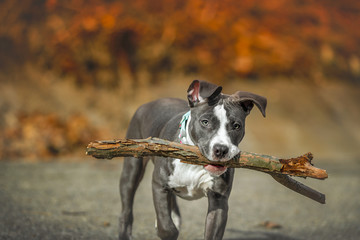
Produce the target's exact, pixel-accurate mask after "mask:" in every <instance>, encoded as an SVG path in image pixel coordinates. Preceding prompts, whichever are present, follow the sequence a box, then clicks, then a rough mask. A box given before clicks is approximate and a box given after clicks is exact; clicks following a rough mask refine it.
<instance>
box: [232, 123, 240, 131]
mask: <svg viewBox="0 0 360 240" xmlns="http://www.w3.org/2000/svg"><path fill="white" fill-rule="evenodd" d="M233 128H234V129H235V130H239V129H240V128H241V125H240V124H239V123H234V124H233Z"/></svg>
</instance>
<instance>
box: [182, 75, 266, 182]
mask: <svg viewBox="0 0 360 240" xmlns="http://www.w3.org/2000/svg"><path fill="white" fill-rule="evenodd" d="M221 91H222V87H220V86H217V85H215V84H212V83H208V82H205V81H199V80H194V81H193V82H192V83H191V85H190V87H189V89H188V92H187V93H188V100H189V106H190V108H191V122H190V124H189V129H188V133H189V135H190V136H189V137H190V139H191V141H192V142H193V143H194V145H196V146H198V147H199V149H200V151H201V153H202V154H203V155H204V156H205V157H206V158H208V159H209V160H211V161H229V160H231V159H232V158H234V157H235V156H236V155H238V154H239V152H240V150H239V148H238V145H239V143H240V142H241V140H242V139H243V137H244V134H245V118H246V116H247V115H249V113H250V111H251V109H252V108H253V106H254V105H256V106H257V107H258V108H259V110H260V111H261V113H262V115H263V116H264V117H265V109H266V103H267V101H266V98H264V97H261V96H259V95H256V94H253V93H249V92H241V91H238V92H236V93H234V94H233V95H226V94H222V93H221ZM205 169H207V170H208V171H209V172H210V173H213V174H215V175H221V174H222V173H223V172H225V170H226V168H221V167H216V166H208V167H205Z"/></svg>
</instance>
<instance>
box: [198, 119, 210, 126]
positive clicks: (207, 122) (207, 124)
mask: <svg viewBox="0 0 360 240" xmlns="http://www.w3.org/2000/svg"><path fill="white" fill-rule="evenodd" d="M200 122H201V125H203V126H204V127H208V126H209V120H206V119H204V120H201V121H200Z"/></svg>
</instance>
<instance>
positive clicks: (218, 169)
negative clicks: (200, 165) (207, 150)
mask: <svg viewBox="0 0 360 240" xmlns="http://www.w3.org/2000/svg"><path fill="white" fill-rule="evenodd" d="M204 168H205V170H206V171H208V172H209V173H210V174H213V175H216V176H220V175H221V174H223V173H224V172H226V170H227V167H225V166H220V165H211V164H209V165H205V166H204Z"/></svg>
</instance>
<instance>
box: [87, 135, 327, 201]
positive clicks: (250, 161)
mask: <svg viewBox="0 0 360 240" xmlns="http://www.w3.org/2000/svg"><path fill="white" fill-rule="evenodd" d="M86 153H87V154H88V155H91V156H93V157H96V158H107V159H112V158H114V157H129V156H130V157H145V156H162V157H169V158H178V159H181V161H182V162H185V163H189V164H198V165H208V164H211V165H222V166H226V167H232V168H249V169H253V170H257V171H261V172H265V173H269V174H270V175H271V176H272V177H273V178H274V179H275V180H276V181H278V182H279V183H281V184H283V185H284V186H286V187H288V188H290V189H292V190H294V191H296V192H298V193H300V194H302V195H304V196H307V197H309V198H311V199H313V200H315V201H318V202H320V203H325V195H324V194H322V193H319V192H317V191H315V190H313V189H311V188H309V187H307V186H305V185H304V184H302V183H300V182H297V181H296V180H294V179H291V178H290V177H289V176H286V175H292V176H298V177H312V178H316V179H325V178H327V177H328V175H327V173H326V171H325V170H323V169H319V168H316V167H314V166H313V165H312V164H311V160H312V158H313V156H312V154H311V153H307V154H304V155H302V156H300V157H297V158H291V159H279V158H277V157H274V156H268V155H263V154H256V153H250V152H245V151H241V153H240V154H239V156H237V157H236V158H234V159H232V160H230V161H226V162H214V161H210V160H208V159H207V158H205V157H204V156H203V155H202V154H201V152H200V150H199V148H198V147H196V146H190V145H185V144H180V143H176V142H170V141H167V140H164V139H159V138H147V139H120V140H110V141H96V142H91V143H90V144H89V145H88V147H87V152H86Z"/></svg>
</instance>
